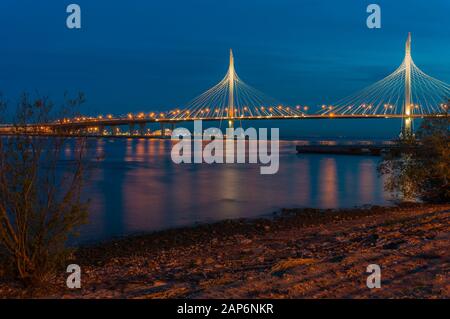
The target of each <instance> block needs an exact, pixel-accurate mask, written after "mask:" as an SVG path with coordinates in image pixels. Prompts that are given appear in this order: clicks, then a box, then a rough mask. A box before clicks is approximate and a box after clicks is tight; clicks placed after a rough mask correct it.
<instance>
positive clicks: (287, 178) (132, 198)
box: [68, 138, 390, 242]
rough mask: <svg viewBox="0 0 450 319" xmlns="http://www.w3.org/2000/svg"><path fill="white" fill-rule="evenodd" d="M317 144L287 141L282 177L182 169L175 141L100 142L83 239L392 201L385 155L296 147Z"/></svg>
mask: <svg viewBox="0 0 450 319" xmlns="http://www.w3.org/2000/svg"><path fill="white" fill-rule="evenodd" d="M309 142H311V141H309V140H308V141H280V164H279V171H278V173H277V174H274V175H261V174H260V164H211V165H210V164H175V163H173V161H172V160H171V156H170V151H171V147H172V145H173V142H171V141H170V140H157V139H107V138H105V139H98V140H93V141H91V147H93V148H94V150H95V153H96V154H103V155H104V156H101V158H102V159H101V160H100V161H99V162H97V163H96V165H95V167H94V168H93V169H92V170H91V172H90V178H89V185H88V187H87V189H86V197H89V198H90V200H91V206H90V222H89V224H88V225H85V226H83V228H82V229H81V235H80V237H79V238H78V239H77V241H78V242H92V241H98V240H104V239H109V238H112V237H117V236H123V235H128V234H136V233H143V232H149V231H155V230H162V229H168V228H174V227H180V226H186V225H193V224H196V223H207V222H212V221H218V220H223V219H229V218H241V217H246V218H252V217H260V216H270V215H271V214H272V213H273V212H275V211H278V210H280V209H281V208H291V207H315V208H343V207H353V206H361V205H373V204H376V205H389V204H390V201H389V196H388V194H387V193H386V192H385V191H384V190H383V180H382V178H380V177H378V175H377V171H376V167H377V165H378V162H379V160H380V158H379V157H371V156H346V155H315V154H308V155H305V154H303V155H298V154H297V153H296V151H295V145H297V144H299V143H309ZM313 142H323V141H313ZM325 142H326V143H333V141H325ZM340 142H342V141H340ZM347 142H348V141H347ZM68 152H70V150H68Z"/></svg>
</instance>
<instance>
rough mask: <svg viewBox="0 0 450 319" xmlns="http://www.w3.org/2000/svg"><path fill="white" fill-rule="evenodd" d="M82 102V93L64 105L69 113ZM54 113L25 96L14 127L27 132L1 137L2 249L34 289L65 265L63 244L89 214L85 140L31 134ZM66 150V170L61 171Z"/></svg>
mask: <svg viewBox="0 0 450 319" xmlns="http://www.w3.org/2000/svg"><path fill="white" fill-rule="evenodd" d="M83 101H84V98H83V95H81V94H80V95H79V96H78V97H76V98H75V99H67V98H66V99H65V103H64V105H63V107H64V109H65V110H69V109H70V108H73V107H75V106H78V105H80V104H81V103H82V102H83ZM0 105H3V106H4V105H6V103H5V102H1V103H0ZM52 109H53V104H52V102H51V101H49V100H48V99H46V98H42V99H35V100H31V99H30V97H29V96H28V95H27V94H24V95H23V96H22V97H21V98H20V100H19V102H18V108H17V115H16V117H15V123H14V126H15V127H16V128H17V132H19V131H20V128H23V127H24V126H28V130H27V134H23V133H17V134H13V135H8V136H0V246H1V247H0V248H2V249H1V250H2V251H3V255H4V256H3V257H4V258H7V264H8V265H9V266H10V269H9V270H12V271H13V272H14V275H15V276H16V277H17V278H19V279H20V280H22V281H23V282H24V283H26V284H32V285H35V284H39V283H42V282H44V281H46V279H47V278H48V276H49V275H50V274H52V272H53V271H54V270H55V269H56V267H58V265H60V264H61V263H62V262H64V260H65V258H66V257H67V255H68V253H69V252H70V250H69V249H68V248H67V247H66V242H67V240H68V238H69V237H71V236H73V235H75V234H76V229H77V227H78V226H80V225H81V224H83V223H85V222H86V220H87V213H88V210H87V207H88V206H87V202H85V201H83V200H82V199H81V190H82V186H83V180H84V171H85V170H84V168H85V165H84V158H85V155H86V139H85V138H71V139H68V138H64V137H58V136H54V137H48V136H47V137H42V136H36V135H34V134H33V130H34V128H35V127H36V126H35V124H37V123H48V122H49V121H50V118H51V115H52ZM22 132H23V131H22ZM69 147H70V150H71V152H72V154H73V155H72V157H71V159H70V161H69V167H67V166H66V165H65V166H64V167H61V166H60V163H61V159H62V158H63V152H64V151H65V150H66V148H69Z"/></svg>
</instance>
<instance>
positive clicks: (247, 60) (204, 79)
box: [0, 0, 450, 114]
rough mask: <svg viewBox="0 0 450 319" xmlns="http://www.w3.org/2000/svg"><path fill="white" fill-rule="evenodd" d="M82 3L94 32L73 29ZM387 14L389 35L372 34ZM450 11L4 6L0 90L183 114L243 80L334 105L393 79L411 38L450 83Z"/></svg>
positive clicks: (421, 58) (320, 6) (227, 4)
mask: <svg viewBox="0 0 450 319" xmlns="http://www.w3.org/2000/svg"><path fill="white" fill-rule="evenodd" d="M73 2H74V3H78V4H79V5H80V6H81V9H82V29H81V30H69V29H67V28H66V25H65V20H66V17H67V14H66V12H65V9H66V6H67V5H68V4H70V3H73ZM370 3H378V4H379V5H380V6H381V9H382V28H381V29H378V30H373V29H372V30H371V29H368V28H367V27H366V23H365V21H366V18H367V15H368V14H367V13H366V7H367V5H368V4H370ZM448 12H450V2H449V1H447V0H430V1H420V0H416V1H403V0H402V1H400V0H397V1H392V0H387V1H379V0H377V1H375V0H371V1H356V0H352V1H351V0H342V1H330V0H321V1H316V0H276V1H275V0H258V1H250V0H230V1H216V0H183V1H181V0H168V1H162V0H160V1H148V0H147V1H143V0H142V1H140V0H135V1H108V0H95V1H92V0H72V1H61V0H60V1H50V0H42V1H35V0H34V1H31V0H26V1H25V0H2V1H1V2H0V38H1V41H0V57H1V58H0V91H2V92H3V93H4V94H5V95H6V96H8V97H14V96H17V94H18V93H19V92H21V91H24V90H26V91H29V92H35V91H37V92H39V93H40V94H43V95H50V96H54V97H55V98H56V97H57V96H61V95H62V92H64V91H69V92H77V91H80V90H81V91H83V92H85V93H86V95H87V98H88V101H87V103H86V105H85V106H84V110H83V111H84V113H86V114H97V113H103V114H105V113H108V112H109V113H115V114H121V113H127V112H138V111H147V110H154V109H159V110H164V109H170V108H172V107H178V106H180V105H183V104H184V103H186V102H188V101H189V100H191V99H192V98H193V97H195V96H196V95H198V94H200V93H202V92H203V91H205V90H206V89H208V88H209V87H211V86H212V85H214V84H215V83H216V82H217V81H219V80H220V79H221V78H222V76H223V75H224V73H225V72H226V69H227V63H228V61H227V60H228V49H229V48H233V50H234V53H235V59H236V70H237V72H238V74H239V75H240V77H241V78H242V79H243V80H244V81H246V82H247V83H248V84H250V85H252V86H253V87H256V88H258V89H259V90H261V91H263V92H264V93H266V94H268V95H270V96H273V97H275V98H276V99H278V100H280V101H282V102H284V103H287V104H292V105H294V104H302V105H305V104H308V105H320V104H322V103H332V102H333V101H336V100H339V99H340V98H342V97H344V96H346V95H348V94H350V93H352V92H354V91H355V90H358V89H361V88H363V87H364V86H366V85H368V84H370V83H372V82H374V81H376V80H378V79H380V78H383V77H384V76H386V75H387V74H389V73H390V72H392V71H393V70H394V69H395V68H396V67H397V66H398V65H399V64H400V63H401V61H402V57H403V54H404V53H403V50H404V42H405V39H406V36H407V32H408V31H411V32H412V33H413V58H414V60H415V62H416V64H417V65H418V66H419V67H420V68H421V69H422V70H423V71H425V72H426V73H428V74H430V75H432V76H434V77H436V78H438V79H441V80H443V81H445V82H450V61H449V58H448V57H449V56H450V41H449V40H450V24H449V18H448Z"/></svg>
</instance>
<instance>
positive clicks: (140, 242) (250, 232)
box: [0, 204, 450, 298]
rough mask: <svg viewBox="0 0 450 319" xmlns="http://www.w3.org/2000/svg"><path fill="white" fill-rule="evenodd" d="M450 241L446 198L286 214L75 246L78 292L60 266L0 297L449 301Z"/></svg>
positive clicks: (9, 285)
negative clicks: (48, 276)
mask: <svg viewBox="0 0 450 319" xmlns="http://www.w3.org/2000/svg"><path fill="white" fill-rule="evenodd" d="M449 246H450V205H448V204H446V205H419V204H414V205H401V206H398V207H391V208H384V207H371V208H361V209H351V210H348V209H347V210H315V209H296V210H283V211H282V212H280V213H278V214H276V215H274V217H273V218H271V219H254V220H234V221H223V222H219V223H214V224H207V225H200V226H196V227H190V228H183V229H174V230H168V231H163V232H157V233H153V234H148V235H141V236H133V237H126V238H122V239H117V240H114V241H109V242H105V243H101V244H97V245H95V246H86V247H81V248H80V249H79V250H78V251H77V252H76V253H75V255H74V256H73V258H72V260H71V261H70V262H71V263H76V264H79V265H80V266H81V269H82V288H81V289H76V290H69V289H68V288H66V286H65V282H66V276H67V275H66V274H65V273H64V272H63V271H61V273H60V274H58V275H57V276H55V278H53V279H52V280H51V283H50V284H49V285H46V286H45V287H41V288H39V289H34V290H33V291H30V290H24V289H23V287H21V286H20V285H19V284H17V283H14V282H13V281H11V280H10V279H8V278H3V279H2V281H1V282H0V297H3V298H11V297H36V298H61V297H62V298H449V297H450V280H449V271H450V258H449V257H450V255H449V250H448V247H449ZM369 264H378V265H379V266H380V267H381V283H382V286H381V288H379V289H369V288H367V285H366V279H367V276H369V273H367V272H366V267H367V266H368V265H369Z"/></svg>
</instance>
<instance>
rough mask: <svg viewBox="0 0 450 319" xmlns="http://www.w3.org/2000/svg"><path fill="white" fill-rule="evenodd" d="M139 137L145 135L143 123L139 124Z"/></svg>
mask: <svg viewBox="0 0 450 319" xmlns="http://www.w3.org/2000/svg"><path fill="white" fill-rule="evenodd" d="M139 135H141V136H144V135H145V123H139Z"/></svg>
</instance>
